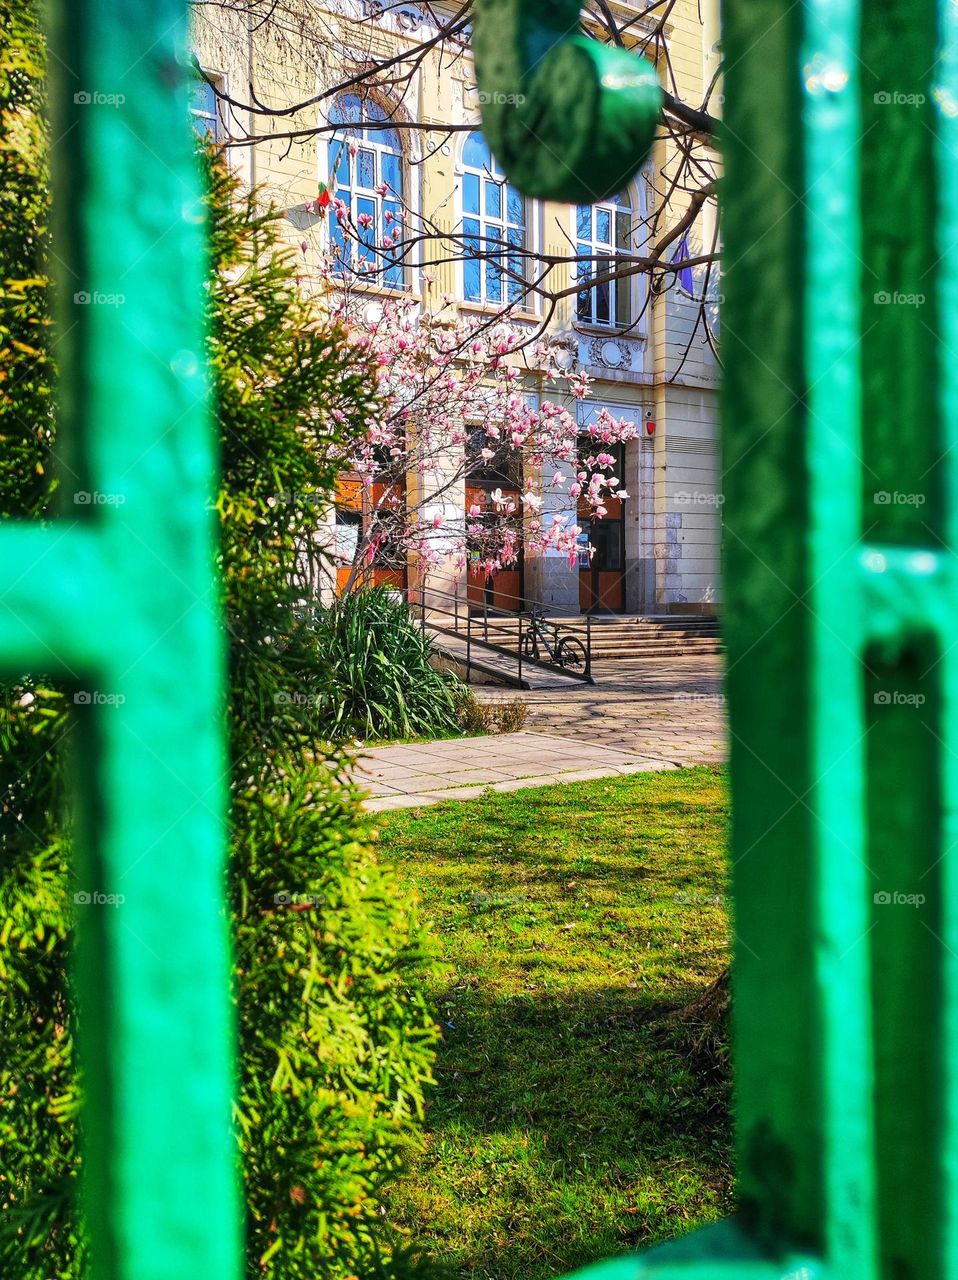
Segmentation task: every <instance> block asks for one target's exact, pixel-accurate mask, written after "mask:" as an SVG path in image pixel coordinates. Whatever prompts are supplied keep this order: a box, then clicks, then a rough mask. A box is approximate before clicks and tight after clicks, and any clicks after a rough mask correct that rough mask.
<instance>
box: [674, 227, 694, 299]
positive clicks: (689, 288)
mask: <svg viewBox="0 0 958 1280" xmlns="http://www.w3.org/2000/svg"><path fill="white" fill-rule="evenodd" d="M689 257H691V253H690V252H689V238H688V236H687V235H684V236H683V237H682V239H681V240H680V241H679V247H678V248H677V249H676V251H675V253H673V254H672V261H673V262H684V261H685V259H686V258H689ZM675 278H676V280H678V282H679V288H680V289H684V290H685V292H686V293H687V294H688V295H689V297H694V295H695V281H694V280H693V279H692V268H691V267H682V269H681V270H680V271H676V273H675Z"/></svg>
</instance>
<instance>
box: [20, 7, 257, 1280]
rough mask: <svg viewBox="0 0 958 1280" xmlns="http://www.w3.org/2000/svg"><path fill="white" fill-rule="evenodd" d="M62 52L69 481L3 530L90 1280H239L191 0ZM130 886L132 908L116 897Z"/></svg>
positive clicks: (60, 192)
mask: <svg viewBox="0 0 958 1280" xmlns="http://www.w3.org/2000/svg"><path fill="white" fill-rule="evenodd" d="M53 19H54V22H53V26H54V34H53V44H52V55H51V58H50V66H51V75H52V85H51V95H52V106H53V115H54V123H53V137H54V139H55V145H54V151H53V169H54V181H55V207H56V211H57V215H58V218H59V226H58V228H57V231H56V237H55V262H56V267H57V271H58V274H59V285H60V295H61V297H60V302H61V316H60V321H61V334H62V337H61V339H60V342H59V345H58V347H57V356H58V359H59V362H60V366H61V371H62V377H61V383H62V389H61V394H60V411H61V421H62V422H63V433H64V436H65V437H66V438H67V440H68V444H69V456H68V459H67V461H68V464H69V466H68V469H65V470H64V473H63V475H62V492H63V494H64V500H63V509H62V512H61V516H60V520H59V522H58V523H57V524H55V525H53V526H51V527H48V528H39V527H31V526H17V525H16V524H10V523H7V524H4V525H3V527H2V528H0V663H2V666H3V669H4V671H5V673H7V674H10V675H15V674H18V673H21V672H22V671H24V670H29V669H31V668H33V669H38V670H41V671H43V672H50V671H57V672H59V674H60V675H61V676H62V677H63V678H64V679H65V680H66V681H68V682H71V683H72V684H73V686H74V688H75V689H76V690H79V691H82V692H83V693H84V694H85V695H86V697H85V698H84V699H83V700H82V701H84V702H85V703H86V705H80V706H78V708H77V714H78V717H79V720H80V725H79V726H78V729H79V731H80V732H81V733H82V736H83V746H82V749H81V750H80V751H79V752H78V753H77V755H78V759H79V763H80V765H81V767H82V769H83V778H82V785H81V787H80V790H79V796H78V800H79V802H80V806H81V813H80V823H79V839H78V842H77V850H76V871H77V875H76V880H75V884H76V886H77V887H78V888H79V889H80V891H81V892H82V893H83V894H86V895H88V897H89V901H88V902H83V901H82V900H81V904H80V908H79V909H78V910H77V916H78V918H79V938H78V949H77V967H76V983H77V988H78V992H79V998H80V1003H81V1008H82V1027H81V1033H82V1041H81V1044H80V1051H81V1057H82V1061H83V1066H84V1072H85V1088H86V1094H87V1104H86V1112H85V1117H84V1123H83V1133H84V1137H85V1160H84V1166H85V1175H86V1176H85V1184H86V1185H85V1194H86V1207H87V1217H88V1220H89V1224H90V1230H91V1235H92V1243H93V1253H94V1263H93V1276H94V1280H173V1277H177V1278H178V1280H188V1278H189V1280H193V1278H195V1277H208V1278H209V1280H212V1278H213V1277H217V1278H219V1277H223V1280H227V1278H230V1280H233V1278H235V1277H237V1276H238V1275H239V1274H240V1233H239V1221H240V1215H239V1200H238V1180H237V1177H236V1170H235V1167H234V1166H235V1159H236V1157H235V1142H234V1140H233V1138H232V1135H231V1132H230V1100H231V1094H232V1081H233V1033H232V1026H231V1014H230V1000H229V982H230V970H229V964H228V949H227V924H226V913H225V907H224V892H225V879H224V855H225V828H224V813H225V799H226V754H225V749H224V743H223V731H222V729H221V723H222V720H223V697H222V673H221V672H222V666H223V655H222V652H221V648H222V632H221V626H220V619H219V610H218V593H217V591H216V589H215V587H214V583H213V580H212V570H211V566H212V548H213V534H214V528H213V524H212V516H211V512H210V495H211V493H212V492H213V481H214V474H215V459H214V441H215V437H214V435H213V432H212V430H211V427H210V423H209V420H208V415H207V409H206V402H205V395H206V377H205V372H204V361H203V333H202V330H201V315H202V306H201V298H202V281H203V278H204V265H203V227H202V221H203V218H202V210H201V207H200V203H199V200H198V195H199V173H198V168H197V165H196V161H195V157H194V155H193V148H192V144H191V137H190V132H189V127H188V124H187V118H188V117H187V100H186V83H185V76H184V72H183V69H182V66H181V64H180V62H179V61H178V53H179V52H180V51H182V49H183V48H184V47H185V21H186V6H185V4H183V3H182V0H150V2H149V3H144V0H82V2H81V0H69V3H68V2H67V0H61V3H59V4H57V5H55V6H53ZM118 894H122V895H123V898H124V900H125V901H124V906H123V910H122V911H116V910H111V909H110V908H109V907H108V906H106V905H100V903H101V902H102V900H103V899H109V897H110V896H111V895H118Z"/></svg>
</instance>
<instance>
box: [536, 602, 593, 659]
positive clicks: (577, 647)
mask: <svg viewBox="0 0 958 1280" xmlns="http://www.w3.org/2000/svg"><path fill="white" fill-rule="evenodd" d="M529 621H530V623H531V624H532V625H531V627H530V629H529V630H528V631H527V632H526V634H525V635H524V636H523V640H522V654H523V657H525V658H528V659H530V660H531V661H533V662H546V661H549V662H554V663H555V665H556V666H557V667H562V668H563V669H568V670H570V671H578V670H582V671H585V670H586V669H587V668H588V664H589V659H588V654H587V653H586V647H585V645H584V644H583V643H582V641H581V640H578V639H577V638H576V637H575V636H562V637H561V639H560V637H559V628H558V627H557V626H556V625H555V624H554V623H552V622H547V621H546V618H545V614H544V613H543V611H542V610H541V609H530V610H529ZM543 651H544V652H545V653H547V654H548V655H549V656H548V658H545V657H543V656H542V655H543Z"/></svg>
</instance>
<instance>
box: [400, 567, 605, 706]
mask: <svg viewBox="0 0 958 1280" xmlns="http://www.w3.org/2000/svg"><path fill="white" fill-rule="evenodd" d="M414 591H415V589H413V591H410V592H409V593H408V601H409V604H410V606H413V604H414ZM418 595H419V600H418V604H419V620H420V624H421V626H422V627H423V629H425V627H426V624H427V613H428V614H429V615H432V617H431V619H430V620H431V623H432V626H433V627H435V629H436V630H437V631H440V632H443V633H444V634H446V635H456V636H459V637H462V636H463V635H464V636H465V641H466V679H467V681H468V679H469V676H470V674H471V671H472V647H473V645H474V644H480V645H482V646H483V647H484V648H486V649H489V650H491V651H492V652H493V653H498V654H501V655H502V656H503V657H507V658H512V659H515V661H516V663H517V666H518V679H519V681H520V683H521V681H522V667H523V663H524V662H525V663H526V664H530V665H533V666H537V667H541V668H543V669H544V670H547V671H551V672H553V673H558V674H559V675H562V676H566V677H567V678H568V679H569V680H581V681H584V682H585V683H587V684H595V679H594V678H593V675H592V618H591V617H590V616H589V615H588V614H587V615H586V620H585V622H586V631H585V650H586V661H585V671H584V672H576V671H569V670H568V669H567V668H565V667H562V666H559V664H558V663H556V662H551V661H547V660H544V659H542V658H531V657H529V656H528V655H524V654H523V642H524V640H525V638H526V636H527V635H528V629H527V628H526V627H524V625H523V621H524V619H525V618H526V617H530V618H531V617H532V610H531V609H524V610H511V609H501V608H499V607H498V606H497V605H490V604H488V603H486V602H485V601H483V602H482V603H479V602H478V601H471V600H468V599H466V600H465V601H463V598H462V596H461V595H460V593H459V592H458V591H456V592H452V591H444V590H442V588H438V587H427V585H426V584H425V583H420V585H419V589H418ZM427 598H428V599H427ZM512 598H513V599H518V597H512ZM449 601H451V602H452V607H451V608H450V607H449V606H448V604H447V605H446V606H445V607H444V605H443V602H449ZM460 603H464V604H465V605H466V609H465V631H464V632H463V629H462V626H461V615H460V607H459V606H460ZM565 614H566V616H568V617H575V618H580V617H581V615H580V614H573V613H572V612H571V610H567V611H565ZM436 615H438V617H439V618H441V619H451V620H452V624H453V625H452V626H451V627H450V626H443V625H441V624H437V622H436V621H435V616H436ZM480 616H481V622H482V634H481V638H480V637H478V636H476V635H475V633H474V627H473V622H474V620H475V619H478V618H480ZM490 617H491V621H490ZM554 617H555V614H550V625H552V626H553V627H554V628H555V630H556V635H557V647H558V640H559V639H560V638H561V637H560V636H559V632H560V630H561V629H562V628H563V624H562V623H561V622H555V621H553V619H554ZM499 619H508V620H509V622H510V623H515V627H516V631H515V635H516V648H515V650H513V649H512V648H511V647H507V645H506V643H497V639H500V638H501V639H502V640H503V641H506V640H511V639H512V626H511V625H510V626H509V627H504V626H503V625H502V623H501V622H500V621H499ZM490 629H491V630H492V633H493V638H492V639H490V635H489V632H490ZM566 629H567V630H568V631H569V632H570V633H571V632H572V628H566ZM576 630H578V629H576ZM504 632H505V635H503V633H504ZM497 633H498V636H497ZM573 634H574V633H573ZM575 638H576V639H578V640H581V638H582V637H581V635H576V636H575Z"/></svg>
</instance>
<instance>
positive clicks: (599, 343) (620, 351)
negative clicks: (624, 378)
mask: <svg viewBox="0 0 958 1280" xmlns="http://www.w3.org/2000/svg"><path fill="white" fill-rule="evenodd" d="M632 358H633V352H632V346H631V344H630V343H628V342H622V341H621V340H620V339H619V338H593V339H592V340H591V342H590V343H589V363H590V364H593V365H597V366H598V368H600V369H631V368H632Z"/></svg>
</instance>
